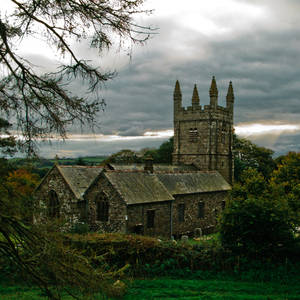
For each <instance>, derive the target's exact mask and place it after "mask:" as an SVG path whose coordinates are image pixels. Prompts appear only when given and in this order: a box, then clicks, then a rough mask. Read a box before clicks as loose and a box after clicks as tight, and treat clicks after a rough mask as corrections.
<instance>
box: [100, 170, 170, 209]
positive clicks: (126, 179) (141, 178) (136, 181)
mask: <svg viewBox="0 0 300 300" xmlns="http://www.w3.org/2000/svg"><path fill="white" fill-rule="evenodd" d="M104 176H105V177H106V178H107V179H108V180H109V181H110V182H111V183H112V185H113V186H114V187H115V188H116V190H117V191H118V192H119V193H120V195H121V196H122V197H123V199H124V201H125V202H126V203H127V204H128V205H130V204H141V203H153V202H162V201H172V200H174V198H173V196H172V195H171V194H170V193H169V192H168V190H167V189H166V188H165V187H164V185H163V184H162V183H161V182H160V181H159V179H158V178H157V176H156V175H154V174H149V173H142V172H122V171H121V172H118V171H107V172H105V173H104Z"/></svg>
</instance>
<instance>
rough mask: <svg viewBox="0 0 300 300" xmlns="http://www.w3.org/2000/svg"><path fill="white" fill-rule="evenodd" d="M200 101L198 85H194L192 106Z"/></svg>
mask: <svg viewBox="0 0 300 300" xmlns="http://www.w3.org/2000/svg"><path fill="white" fill-rule="evenodd" d="M199 103H200V99H199V94H198V90H197V85H196V84H195V85H194V91H193V97H192V106H197V105H199Z"/></svg>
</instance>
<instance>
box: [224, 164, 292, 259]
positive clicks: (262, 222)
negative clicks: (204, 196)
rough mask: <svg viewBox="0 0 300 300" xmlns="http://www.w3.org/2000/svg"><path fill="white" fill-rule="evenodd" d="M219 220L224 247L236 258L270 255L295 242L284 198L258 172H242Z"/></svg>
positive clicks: (250, 170) (288, 210) (251, 170)
mask: <svg viewBox="0 0 300 300" xmlns="http://www.w3.org/2000/svg"><path fill="white" fill-rule="evenodd" d="M231 197H232V199H231V200H230V201H228V203H227V206H226V208H225V210H224V211H223V215H222V217H221V220H220V224H219V227H220V237H221V242H222V244H223V246H224V247H226V248H228V249H230V250H232V251H234V252H235V253H237V254H244V255H260V256H262V255H273V254H275V253H276V252H278V251H279V250H280V248H281V247H284V248H287V247H288V246H290V244H292V243H293V242H294V235H293V230H294V224H293V222H292V219H291V215H290V208H289V206H288V202H287V200H286V198H284V197H280V194H278V193H276V190H274V189H272V188H271V187H270V186H269V184H268V183H267V182H266V181H265V179H264V177H263V175H262V174H260V173H258V171H257V170H253V169H249V170H246V171H244V172H243V174H242V176H241V183H238V184H235V185H234V186H233V188H232V191H231Z"/></svg>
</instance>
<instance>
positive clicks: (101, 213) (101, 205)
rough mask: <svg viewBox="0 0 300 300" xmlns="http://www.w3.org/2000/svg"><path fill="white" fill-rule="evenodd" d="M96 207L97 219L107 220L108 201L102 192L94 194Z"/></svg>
mask: <svg viewBox="0 0 300 300" xmlns="http://www.w3.org/2000/svg"><path fill="white" fill-rule="evenodd" d="M96 209H97V212H96V217H97V221H102V222H107V221H108V215H109V202H108V199H107V196H106V195H105V194H104V193H99V194H98V195H97V196H96Z"/></svg>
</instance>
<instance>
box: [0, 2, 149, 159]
mask: <svg viewBox="0 0 300 300" xmlns="http://www.w3.org/2000/svg"><path fill="white" fill-rule="evenodd" d="M143 2H144V0H131V1H130V0H118V1H113V0H103V1H100V0H96V1H95V0H81V1H77V0H61V1H56V0H55V1H53V0H26V1H25V0H24V1H18V0H10V3H11V4H13V5H14V11H13V13H12V14H10V15H7V16H5V17H4V16H1V19H0V38H1V41H0V64H1V65H2V67H3V69H2V70H3V72H2V81H1V85H0V113H1V114H6V117H7V118H8V117H9V118H11V119H14V120H15V122H16V124H15V125H16V128H18V129H19V130H20V131H21V133H22V135H23V137H24V143H23V145H24V146H25V147H26V149H27V153H28V154H33V153H34V150H35V148H34V139H35V138H36V137H42V138H47V137H49V136H51V135H53V134H54V133H58V134H59V135H60V136H61V137H63V138H65V137H66V129H67V126H68V125H70V124H72V123H74V122H75V121H76V122H79V123H80V124H81V125H86V124H88V125H90V126H93V125H94V124H95V115H96V113H97V112H98V111H99V110H100V109H101V108H103V106H104V105H105V103H104V102H103V100H102V99H101V97H100V96H98V93H97V90H98V89H99V87H100V86H101V84H102V83H103V82H105V81H107V80H108V79H111V78H113V77H114V75H115V73H114V72H108V73H105V72H103V71H102V70H101V69H100V68H99V67H95V66H93V65H92V64H91V62H90V61H87V60H83V59H81V58H80V57H78V55H77V54H76V52H75V49H74V48H75V46H74V41H75V40H76V41H80V42H87V43H89V46H90V47H92V48H96V49H98V50H99V52H101V51H102V50H104V49H109V48H110V47H111V46H112V45H113V44H114V41H115V38H116V37H119V41H120V43H122V41H124V39H129V41H130V42H132V43H143V42H145V41H146V40H147V39H148V37H149V35H150V34H151V33H152V30H151V28H148V27H143V26H139V25H137V24H135V23H134V21H133V17H134V16H135V15H136V14H139V13H142V12H144V11H142V10H139V7H140V6H141V4H142V3H143ZM28 37H38V38H41V39H43V40H45V41H46V43H47V44H48V45H49V47H51V48H52V49H54V52H55V53H57V54H59V55H61V56H63V57H64V58H65V59H64V60H65V61H66V60H67V61H68V62H67V63H61V65H60V66H59V68H58V69H57V71H56V72H52V73H50V72H49V73H44V74H39V73H38V71H36V68H35V67H34V62H32V61H28V60H26V59H25V58H24V57H21V56H19V55H18V51H17V48H18V45H19V42H20V41H21V40H23V39H26V38H28ZM74 78H80V79H81V80H82V87H83V88H84V86H86V94H87V95H88V96H86V97H85V98H83V97H81V98H80V97H78V96H77V95H73V94H72V93H71V92H70V91H69V90H68V88H70V83H71V82H72V80H73V79H74ZM0 125H1V124H0Z"/></svg>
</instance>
